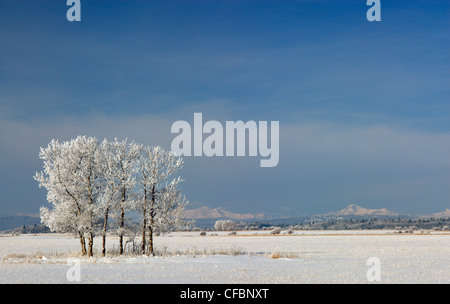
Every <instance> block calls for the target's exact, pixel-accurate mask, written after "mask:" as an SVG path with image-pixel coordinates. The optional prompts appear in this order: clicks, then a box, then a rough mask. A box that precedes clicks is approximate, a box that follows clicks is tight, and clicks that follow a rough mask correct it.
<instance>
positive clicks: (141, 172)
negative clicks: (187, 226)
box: [34, 136, 187, 256]
mask: <svg viewBox="0 0 450 304" xmlns="http://www.w3.org/2000/svg"><path fill="white" fill-rule="evenodd" d="M39 157H40V158H41V159H43V161H44V170H43V171H41V172H37V173H36V175H35V176H34V178H35V179H36V180H37V181H38V182H39V187H44V188H46V189H47V200H48V201H49V203H50V204H51V208H48V207H44V206H43V207H41V208H40V213H41V222H42V223H44V224H45V225H47V226H48V227H49V228H50V230H51V231H54V232H61V233H74V234H76V235H78V237H79V238H80V245H81V252H82V254H83V255H86V254H88V255H89V256H93V242H94V237H95V234H96V233H98V232H100V233H101V235H102V239H103V242H102V254H103V255H105V254H106V234H107V230H108V228H111V227H112V225H111V224H110V215H111V214H112V219H117V221H115V222H114V221H113V224H114V223H116V226H115V227H116V228H117V230H116V232H117V234H118V236H119V249H120V254H123V251H124V248H123V247H124V245H123V236H124V233H125V231H126V229H127V227H128V228H129V227H132V226H133V224H134V223H130V224H129V225H128V224H127V225H128V226H127V225H126V224H125V219H126V218H125V213H126V212H128V211H139V212H140V213H141V215H142V233H143V234H142V251H143V253H145V248H146V245H148V251H149V254H153V251H154V250H153V233H154V232H157V233H160V234H161V233H166V232H168V231H171V230H172V229H175V228H176V227H178V226H180V225H182V224H184V221H183V220H182V219H181V215H182V212H183V210H184V207H185V205H186V204H187V201H186V200H185V198H184V197H182V195H181V192H180V191H179V190H178V185H179V184H180V182H181V181H182V180H181V178H179V177H178V178H175V179H173V180H172V181H170V182H169V177H170V176H171V175H172V174H173V173H175V172H176V171H178V170H180V169H181V168H182V166H183V161H182V159H181V158H177V157H175V156H174V155H173V154H172V153H171V152H167V151H165V150H164V149H162V148H160V147H145V148H144V147H142V146H141V145H139V144H135V143H131V144H128V143H127V140H124V141H118V140H117V139H115V140H114V141H112V142H108V141H107V140H103V142H102V143H101V144H99V143H98V141H97V139H95V138H93V137H86V136H79V137H77V138H76V139H72V140H70V141H65V142H62V143H60V142H58V141H57V140H52V141H51V142H50V144H49V145H48V147H47V148H41V151H40V153H39ZM147 231H148V240H147V239H146V233H147ZM86 240H87V242H86ZM86 244H87V249H86Z"/></svg>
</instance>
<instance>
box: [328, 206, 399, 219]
mask: <svg viewBox="0 0 450 304" xmlns="http://www.w3.org/2000/svg"><path fill="white" fill-rule="evenodd" d="M352 215H354V216H398V215H399V214H398V213H397V212H393V211H389V210H387V209H386V208H382V209H367V208H364V207H361V206H358V205H355V204H350V205H348V206H347V207H345V208H344V209H342V210H339V211H336V212H328V213H325V214H323V216H352Z"/></svg>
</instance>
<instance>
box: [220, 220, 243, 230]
mask: <svg viewBox="0 0 450 304" xmlns="http://www.w3.org/2000/svg"><path fill="white" fill-rule="evenodd" d="M236 226H237V224H236V223H235V222H233V221H231V220H218V221H216V222H215V223H214V229H215V230H216V231H231V230H235V229H236Z"/></svg>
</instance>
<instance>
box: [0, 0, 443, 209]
mask: <svg viewBox="0 0 450 304" xmlns="http://www.w3.org/2000/svg"><path fill="white" fill-rule="evenodd" d="M381 2H382V7H381V16H382V21H381V22H368V21H367V19H366V11H367V9H368V8H369V7H368V6H366V4H365V3H366V1H365V0H353V1H326V0H324V1H318V0H315V1H261V0H259V1H187V0H185V1H125V0H123V1H111V0H108V1H86V0H85V1H83V0H82V1H81V18H82V21H81V22H68V21H67V19H66V11H67V9H68V6H66V4H65V3H66V1H63V0H60V1H23V0H14V1H12V0H11V1H3V0H2V1H0V45H1V47H0V127H1V130H2V131H1V135H0V157H1V159H0V168H1V172H0V191H1V193H2V200H1V201H0V214H16V213H36V212H37V211H38V209H39V206H41V205H43V204H45V203H46V202H45V192H44V191H43V190H42V189H41V190H40V189H38V187H37V183H36V182H35V181H34V180H33V179H32V176H33V175H34V173H35V172H36V171H38V170H40V169H41V167H42V163H41V162H40V160H39V158H38V152H39V147H41V146H46V145H47V143H48V142H49V141H50V140H51V139H52V138H58V139H60V140H64V139H70V138H73V137H75V136H77V135H79V134H83V135H84V134H85V135H91V136H96V137H98V138H100V139H102V138H104V137H108V138H113V137H119V138H125V137H127V138H129V139H130V140H137V141H140V142H142V143H144V144H149V145H157V144H158V145H163V146H164V147H165V148H170V142H171V140H172V138H173V137H174V136H173V135H172V134H170V126H171V124H172V123H173V122H174V121H176V120H178V119H183V120H188V121H192V119H193V112H194V111H195V112H202V113H203V116H204V119H205V120H210V119H213V120H219V121H222V122H224V121H225V120H233V121H236V120H240V119H242V120H255V121H258V120H268V121H272V120H278V121H280V140H281V143H280V164H279V165H278V166H277V167H275V168H260V167H259V165H258V164H259V158H248V157H245V158H242V159H241V158H211V159H210V158H193V157H190V158H186V159H185V163H186V166H185V169H184V170H183V172H182V175H183V177H184V178H185V179H186V182H185V184H184V186H183V190H184V191H185V194H186V196H187V198H188V199H189V200H190V201H191V202H192V207H195V206H202V205H208V206H210V207H217V206H223V207H224V208H225V209H229V210H232V211H237V212H259V211H266V212H274V213H283V212H284V213H286V212H288V213H290V214H302V213H309V214H314V213H320V212H326V211H329V210H337V209H341V208H343V207H344V206H345V205H347V204H350V203H356V204H360V205H362V206H364V207H370V208H388V209H392V210H394V211H398V212H404V213H428V212H438V211H442V210H443V209H445V208H450V202H449V198H450V190H449V187H448V185H449V182H450V170H449V169H450V163H449V157H448V155H449V152H450V142H449V139H450V124H449V114H450V108H449V80H450V78H449V71H450V69H449V67H450V66H449V58H448V54H449V52H448V51H449V31H448V29H449V28H450V27H449V21H448V20H449V6H450V5H449V1H417V0H415V1H381Z"/></svg>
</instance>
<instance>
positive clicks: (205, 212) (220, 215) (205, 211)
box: [183, 207, 265, 221]
mask: <svg viewBox="0 0 450 304" xmlns="http://www.w3.org/2000/svg"><path fill="white" fill-rule="evenodd" d="M183 217H184V218H186V219H194V220H198V219H230V220H238V221H248V220H259V219H264V218H265V214H264V213H234V212H229V211H226V210H224V209H222V208H221V207H219V208H214V209H211V208H209V207H200V208H197V209H190V210H185V211H184V214H183Z"/></svg>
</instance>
